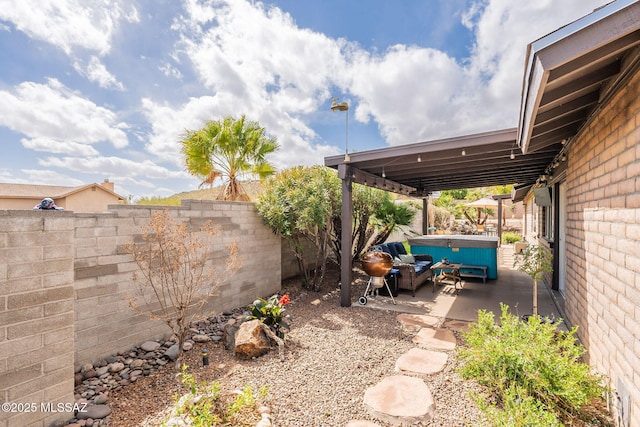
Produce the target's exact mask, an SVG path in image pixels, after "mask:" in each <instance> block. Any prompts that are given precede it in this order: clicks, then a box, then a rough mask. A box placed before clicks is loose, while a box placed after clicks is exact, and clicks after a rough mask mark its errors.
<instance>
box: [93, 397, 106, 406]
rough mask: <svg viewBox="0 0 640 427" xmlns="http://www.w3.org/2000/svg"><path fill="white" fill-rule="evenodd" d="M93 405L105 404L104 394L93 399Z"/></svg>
mask: <svg viewBox="0 0 640 427" xmlns="http://www.w3.org/2000/svg"><path fill="white" fill-rule="evenodd" d="M93 403H95V404H96V405H102V404H103V403H107V396H106V395H105V394H100V395H98V396H96V397H95V398H94V399H93Z"/></svg>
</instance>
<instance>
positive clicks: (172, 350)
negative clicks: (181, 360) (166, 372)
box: [164, 344, 179, 360]
mask: <svg viewBox="0 0 640 427" xmlns="http://www.w3.org/2000/svg"><path fill="white" fill-rule="evenodd" d="M178 350H179V348H178V344H173V345H172V346H171V347H169V348H168V349H167V351H165V352H164V355H165V356H166V357H168V358H169V359H171V360H176V359H177V358H178Z"/></svg>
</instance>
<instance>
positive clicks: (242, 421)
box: [163, 365, 268, 427]
mask: <svg viewBox="0 0 640 427" xmlns="http://www.w3.org/2000/svg"><path fill="white" fill-rule="evenodd" d="M187 370H188V366H187V365H182V370H181V371H180V373H178V374H177V375H178V376H179V377H181V382H182V384H183V385H184V386H185V387H186V388H187V390H188V392H187V394H185V395H183V396H178V395H177V394H176V396H175V402H176V403H175V404H174V406H173V408H172V410H171V411H170V414H169V419H171V420H172V423H171V425H178V424H177V423H176V420H175V419H176V418H179V419H180V420H181V422H182V424H179V425H190V426H194V427H212V426H252V427H253V426H255V425H256V423H257V421H259V419H260V414H259V411H258V407H257V405H258V403H259V401H260V400H262V399H264V398H265V397H266V395H267V392H268V387H266V386H263V387H260V390H259V392H258V394H256V393H254V392H253V388H252V387H251V386H245V387H244V388H243V389H242V391H240V392H232V393H223V391H222V385H221V384H220V383H219V382H216V381H214V382H212V383H211V384H207V383H206V382H201V383H198V382H196V379H195V376H194V375H193V374H190V373H188V372H187ZM167 424H169V420H165V422H163V425H167Z"/></svg>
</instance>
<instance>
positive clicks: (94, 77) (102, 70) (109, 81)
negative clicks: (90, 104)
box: [73, 56, 124, 91]
mask: <svg viewBox="0 0 640 427" xmlns="http://www.w3.org/2000/svg"><path fill="white" fill-rule="evenodd" d="M73 68H75V70H76V71H77V72H78V73H80V74H82V75H83V76H85V77H86V78H88V79H89V81H92V82H96V83H98V85H99V86H100V87H101V88H105V89H109V88H112V89H116V90H119V91H123V90H124V85H123V84H122V83H121V82H119V81H118V79H117V78H116V77H115V76H114V75H113V74H111V73H110V72H109V71H108V70H107V67H105V66H104V64H103V63H102V62H100V59H99V58H98V57H97V56H92V57H91V58H90V59H89V63H88V64H86V65H84V64H81V63H80V62H78V61H76V62H75V63H74V64H73Z"/></svg>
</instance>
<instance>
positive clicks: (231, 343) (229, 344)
mask: <svg viewBox="0 0 640 427" xmlns="http://www.w3.org/2000/svg"><path fill="white" fill-rule="evenodd" d="M238 329H239V327H238V326H237V325H234V324H231V323H227V324H226V325H224V348H226V349H227V350H232V349H233V348H234V347H235V346H236V342H235V339H236V338H235V337H236V334H237V332H238Z"/></svg>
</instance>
